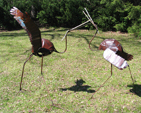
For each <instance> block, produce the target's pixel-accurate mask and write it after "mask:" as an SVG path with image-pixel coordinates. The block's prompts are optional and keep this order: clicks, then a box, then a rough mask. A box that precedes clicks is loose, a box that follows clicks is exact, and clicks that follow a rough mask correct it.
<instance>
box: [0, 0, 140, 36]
mask: <svg viewBox="0 0 141 113" xmlns="http://www.w3.org/2000/svg"><path fill="white" fill-rule="evenodd" d="M0 1H1V4H0V9H1V12H0V16H1V18H0V26H1V27H3V28H5V29H15V28H20V26H19V25H18V24H17V22H15V21H14V20H13V19H12V16H11V15H10V14H9V10H10V8H11V7H13V6H16V7H18V8H19V9H20V10H21V11H22V12H25V11H27V12H28V13H31V16H32V17H34V20H35V21H37V22H38V23H39V24H41V25H43V26H63V27H74V26H76V25H78V24H81V23H83V22H84V21H86V20H87V19H86V17H85V16H84V15H83V13H82V10H83V9H84V8H85V7H86V8H87V9H88V11H89V13H90V15H91V16H92V18H93V20H94V22H95V23H96V24H97V25H98V27H99V29H101V30H103V31H108V30H112V31H122V32H133V33H135V34H136V36H137V35H138V28H140V26H139V22H140V15H141V1H140V0H30V1H29V0H0ZM32 11H33V12H34V14H33V15H32ZM17 26H18V27H17ZM85 27H86V28H88V29H93V28H94V26H92V25H87V26H85Z"/></svg>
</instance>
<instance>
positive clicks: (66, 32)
mask: <svg viewBox="0 0 141 113" xmlns="http://www.w3.org/2000/svg"><path fill="white" fill-rule="evenodd" d="M69 32H70V30H68V31H67V32H66V34H65V36H64V37H63V39H64V38H65V50H64V51H63V52H59V51H57V50H56V49H55V50H54V51H55V52H56V53H60V54H62V53H65V52H66V51H67V34H68V33H69Z"/></svg>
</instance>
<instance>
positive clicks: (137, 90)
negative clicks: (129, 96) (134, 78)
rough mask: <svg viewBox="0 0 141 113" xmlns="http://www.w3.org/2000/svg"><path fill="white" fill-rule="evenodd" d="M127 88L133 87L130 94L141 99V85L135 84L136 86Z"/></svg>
mask: <svg viewBox="0 0 141 113" xmlns="http://www.w3.org/2000/svg"><path fill="white" fill-rule="evenodd" d="M127 87H132V88H131V89H130V92H131V93H133V94H135V95H137V96H139V97H141V85H139V84H134V85H128V86H127Z"/></svg>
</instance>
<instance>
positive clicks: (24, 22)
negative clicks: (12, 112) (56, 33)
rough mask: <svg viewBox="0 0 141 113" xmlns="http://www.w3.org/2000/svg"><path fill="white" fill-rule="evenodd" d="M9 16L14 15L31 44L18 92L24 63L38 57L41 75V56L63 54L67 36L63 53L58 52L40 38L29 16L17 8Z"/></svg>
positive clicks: (47, 41) (51, 44)
mask: <svg viewBox="0 0 141 113" xmlns="http://www.w3.org/2000/svg"><path fill="white" fill-rule="evenodd" d="M10 14H11V15H14V19H16V20H17V22H18V23H19V24H20V25H21V26H22V28H24V29H25V30H26V32H27V34H28V36H29V39H30V42H31V44H32V54H31V55H30V57H29V58H28V59H27V60H26V61H25V63H24V65H23V71H22V76H21V82H20V90H21V84H22V78H23V73H24V66H25V64H26V62H27V61H28V60H29V59H30V58H31V57H32V56H33V55H35V56H39V57H42V63H41V73H42V67H43V56H47V55H49V54H51V53H52V52H53V51H54V52H57V53H64V52H65V51H66V50H67V36H66V35H65V39H66V48H65V50H64V52H58V51H57V50H56V49H55V47H54V45H53V43H52V42H50V41H49V40H47V39H43V38H41V32H40V30H39V28H38V26H37V25H36V24H35V23H34V21H33V20H32V19H31V18H30V15H29V14H28V13H27V12H25V14H24V13H22V12H21V11H20V10H19V9H18V8H16V7H13V8H12V9H11V10H10Z"/></svg>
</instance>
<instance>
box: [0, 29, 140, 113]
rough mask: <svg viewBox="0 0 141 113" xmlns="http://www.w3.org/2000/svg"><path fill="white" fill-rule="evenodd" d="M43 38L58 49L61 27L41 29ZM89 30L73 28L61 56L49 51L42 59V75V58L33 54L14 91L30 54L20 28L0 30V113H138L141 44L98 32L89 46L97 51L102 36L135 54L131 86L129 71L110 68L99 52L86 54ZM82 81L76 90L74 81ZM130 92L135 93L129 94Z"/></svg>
mask: <svg viewBox="0 0 141 113" xmlns="http://www.w3.org/2000/svg"><path fill="white" fill-rule="evenodd" d="M41 32H42V38H46V39H49V40H51V41H52V42H53V44H54V46H55V48H56V49H57V50H58V51H63V50H64V48H65V43H64V41H62V42H61V39H62V37H63V36H64V34H65V33H66V29H64V28H57V29H54V28H50V29H45V28H41ZM94 33H95V31H94V30H89V31H88V30H75V31H73V32H70V33H69V34H68V49H67V52H66V53H64V54H58V53H55V52H54V53H52V54H51V55H49V56H46V57H44V66H43V77H44V79H45V83H44V81H43V79H42V75H41V72H40V71H41V70H40V69H41V68H40V65H41V58H39V57H37V56H33V57H32V58H31V60H30V61H28V62H27V64H26V66H25V72H24V78H23V84H22V88H23V89H26V90H22V91H19V83H20V79H21V73H22V66H23V63H24V61H25V60H26V58H28V57H29V55H30V54H31V52H30V51H31V44H30V41H29V39H28V36H27V34H26V32H25V31H24V30H18V31H10V32H0V47H1V49H0V112H2V113H24V112H25V113H28V112H30V113H32V112H34V113H35V112H36V113H43V112H51V113H66V112H70V113H107V112H109V113H123V112H124V113H127V112H129V113H133V112H134V113H139V112H141V76H140V75H141V57H140V54H141V40H140V39H136V38H135V37H134V36H132V35H129V34H121V33H118V32H100V34H97V37H95V39H94V40H93V42H92V44H91V46H92V48H93V49H97V48H98V47H99V44H100V43H101V42H102V41H103V40H104V39H107V38H114V39H117V40H118V41H119V42H120V43H121V44H122V46H123V48H124V50H125V51H126V52H128V53H130V54H133V55H134V59H133V60H132V61H130V62H128V64H129V65H130V68H131V71H132V74H133V76H134V78H135V80H136V83H135V84H136V85H135V87H134V88H133V87H132V86H131V87H129V86H130V85H132V81H131V78H130V73H129V70H128V68H126V69H124V70H122V71H121V70H119V69H117V68H116V67H113V76H112V77H111V78H110V79H109V81H108V82H107V83H106V84H105V85H104V86H103V87H102V88H101V89H100V90H99V91H98V92H97V93H95V94H94V96H93V97H94V98H93V99H91V100H89V98H90V97H91V96H92V94H93V92H94V91H95V90H97V89H98V87H99V86H100V85H101V84H102V83H103V82H104V81H105V80H106V79H107V78H108V76H110V63H108V62H107V61H106V60H105V59H104V58H103V51H91V50H90V49H89V48H88V43H89V41H90V39H91V38H92V37H93V35H94ZM80 79H82V80H83V81H85V83H84V84H83V85H82V86H77V85H76V83H75V82H76V81H77V80H80ZM131 89H133V90H134V91H136V92H137V94H136V95H135V94H133V93H132V92H130V90H131Z"/></svg>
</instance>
